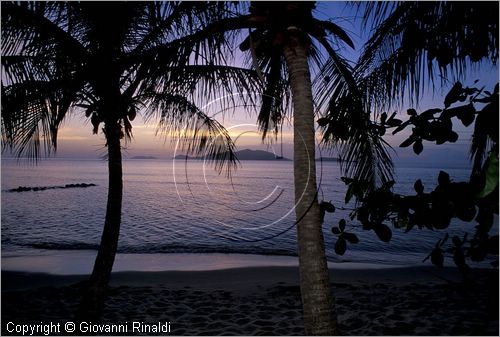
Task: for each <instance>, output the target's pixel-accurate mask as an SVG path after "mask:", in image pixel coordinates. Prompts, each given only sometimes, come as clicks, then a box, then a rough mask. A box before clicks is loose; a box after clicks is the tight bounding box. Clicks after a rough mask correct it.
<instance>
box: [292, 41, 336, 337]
mask: <svg viewBox="0 0 500 337" xmlns="http://www.w3.org/2000/svg"><path fill="white" fill-rule="evenodd" d="M291 34H293V33H291ZM284 54H285V58H286V64H287V67H288V73H289V75H290V82H291V87H292V97H293V130H294V139H293V143H294V147H293V149H294V163H293V168H294V183H295V215H296V219H297V222H298V223H297V240H298V246H299V247H298V248H299V270H300V291H301V296H302V306H303V310H304V326H305V332H306V334H307V335H335V334H338V331H337V319H336V314H335V307H334V302H333V298H332V294H331V290H330V281H329V276H328V267H327V262H326V255H325V244H324V239H323V232H322V228H321V220H320V210H319V204H318V199H317V186H316V163H315V132H314V110H313V99H312V87H311V75H310V72H309V64H308V62H307V48H306V45H305V43H304V42H303V41H301V40H300V38H299V37H298V36H296V35H295V34H293V35H292V36H291V38H290V40H289V43H288V44H287V45H286V46H285V47H284Z"/></svg>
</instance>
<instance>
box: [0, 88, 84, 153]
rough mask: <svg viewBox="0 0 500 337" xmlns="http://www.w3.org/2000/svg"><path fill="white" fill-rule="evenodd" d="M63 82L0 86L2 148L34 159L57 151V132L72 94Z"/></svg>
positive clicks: (72, 98)
mask: <svg viewBox="0 0 500 337" xmlns="http://www.w3.org/2000/svg"><path fill="white" fill-rule="evenodd" d="M63 84H64V83H63V82H57V81H52V82H46V81H24V82H23V83H19V84H13V85H10V86H7V87H3V86H2V139H3V150H5V148H6V147H8V148H10V149H11V150H12V151H13V152H15V153H16V154H17V155H18V156H23V155H25V156H27V157H29V158H37V157H38V156H39V153H40V151H41V149H42V148H43V149H44V150H45V153H46V154H50V153H51V151H52V149H54V150H57V132H58V129H59V126H60V124H61V123H62V121H63V119H64V117H65V116H66V113H67V112H68V110H69V109H70V106H71V103H72V102H73V100H74V97H70V96H69V95H70V93H69V92H67V91H65V90H64V89H63V88H62V86H63Z"/></svg>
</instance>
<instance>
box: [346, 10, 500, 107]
mask: <svg viewBox="0 0 500 337" xmlns="http://www.w3.org/2000/svg"><path fill="white" fill-rule="evenodd" d="M364 6H365V8H364V25H365V26H366V27H371V28H372V31H373V33H372V35H371V37H370V38H369V40H368V41H367V43H366V45H365V47H364V50H363V53H362V55H361V57H360V59H359V61H358V64H357V65H356V77H357V78H358V79H359V81H360V85H361V87H363V90H364V93H365V97H367V100H368V101H369V103H370V104H371V106H372V107H373V109H376V110H382V109H384V108H387V107H388V106H390V105H391V104H393V103H402V102H403V101H404V97H405V95H407V97H408V98H409V100H410V103H412V102H414V101H418V100H419V99H420V98H421V97H422V95H423V93H424V90H425V89H426V88H428V87H429V86H431V87H432V86H434V85H435V84H436V83H435V82H436V78H437V77H439V78H441V81H440V83H439V84H441V85H442V86H443V85H446V84H448V83H449V80H450V79H451V78H450V75H452V76H455V77H462V78H463V77H464V76H466V75H467V72H466V71H467V70H468V69H469V67H470V68H471V69H473V68H474V67H477V66H478V65H479V64H480V63H481V62H483V61H487V62H490V63H492V64H497V62H498V20H499V14H498V3H494V2H491V3H481V2H479V3H478V2H464V3H460V2H453V1H451V2H450V1H447V2H445V1H442V2H441V1H434V2H412V1H404V2H384V3H368V4H364ZM450 73H451V74H450Z"/></svg>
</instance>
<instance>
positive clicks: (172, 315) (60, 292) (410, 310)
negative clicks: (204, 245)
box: [2, 267, 499, 335]
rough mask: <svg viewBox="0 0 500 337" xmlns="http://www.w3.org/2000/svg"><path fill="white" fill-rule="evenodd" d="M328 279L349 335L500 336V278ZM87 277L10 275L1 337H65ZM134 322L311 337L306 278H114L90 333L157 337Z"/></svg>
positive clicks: (379, 274) (376, 275) (447, 273)
mask: <svg viewBox="0 0 500 337" xmlns="http://www.w3.org/2000/svg"><path fill="white" fill-rule="evenodd" d="M330 272H331V280H332V292H333V296H334V297H335V301H336V308H337V312H338V321H339V325H340V329H341V332H342V334H344V335H498V332H499V328H498V327H499V325H498V324H499V323H498V305H499V304H498V270H491V271H490V270H475V271H474V273H473V275H474V277H473V279H474V283H472V284H468V285H464V284H462V283H461V282H460V281H461V278H460V275H459V274H458V273H457V272H456V270H455V269H454V268H444V269H437V268H434V267H411V268H410V267H408V268H390V269H345V268H343V269H335V268H334V269H331V270H330ZM491 276H493V277H491ZM85 278H86V276H85V275H51V274H42V273H26V272H13V271H2V334H3V335H9V334H12V333H9V331H8V330H7V323H8V322H13V324H11V325H9V329H10V330H12V328H13V327H14V324H28V323H31V324H40V323H44V324H48V323H54V324H55V323H57V322H59V323H61V332H60V334H63V335H64V334H67V333H66V332H65V331H64V324H65V323H66V322H68V321H71V320H72V319H73V313H74V311H75V308H76V305H77V303H78V299H79V294H80V289H81V284H80V283H79V282H81V281H83V280H85ZM134 322H136V324H140V322H142V323H144V324H145V325H149V327H150V328H151V326H153V325H156V326H158V324H164V325H165V324H166V323H168V325H169V329H170V332H168V333H156V334H164V335H165V334H168V335H303V334H304V330H303V324H302V319H301V300H300V292H299V287H298V269H297V268H296V267H251V268H233V269H225V270H213V271H165V272H117V273H114V274H113V276H112V281H111V287H110V290H109V295H108V300H107V302H106V305H105V308H104V312H103V317H102V322H92V324H93V325H92V327H93V329H102V328H103V327H106V326H108V327H109V326H111V325H113V324H115V325H116V324H122V325H123V326H126V327H127V328H128V331H127V332H126V333H123V331H122V332H121V333H115V334H118V335H122V334H128V335H147V334H155V333H148V332H141V331H139V332H138V331H137V330H136V331H132V327H133V324H134ZM138 322H139V323H138ZM89 326H90V325H88V326H86V328H87V329H90V328H89ZM96 326H97V327H96ZM137 326H138V325H137ZM165 326H166V325H165ZM77 329H78V327H77ZM82 332H86V333H85V334H91V333H89V331H82ZM56 334H57V333H56ZM94 334H104V335H109V334H113V333H100V332H96V333H94Z"/></svg>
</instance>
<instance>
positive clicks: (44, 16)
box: [1, 2, 255, 319]
mask: <svg viewBox="0 0 500 337" xmlns="http://www.w3.org/2000/svg"><path fill="white" fill-rule="evenodd" d="M1 7H2V70H3V72H2V74H3V75H2V141H3V146H4V148H3V150H6V149H8V150H10V151H12V152H15V153H16V154H17V155H19V156H23V155H27V156H28V157H30V158H36V157H37V156H38V155H39V154H40V151H41V149H42V148H43V149H44V150H45V153H46V154H50V153H51V151H52V150H54V151H55V150H56V149H57V133H58V130H59V126H60V125H61V123H62V122H63V120H64V119H65V117H66V116H67V115H68V114H70V113H76V112H83V113H85V116H86V117H87V118H89V119H90V121H91V124H92V127H93V132H94V134H97V133H98V132H99V128H100V126H101V125H103V127H102V133H103V134H104V136H105V139H106V147H107V160H108V170H109V187H108V199H107V207H106V217H105V222H104V229H103V234H102V238H101V244H100V246H99V250H98V254H97V257H96V260H95V264H94V268H93V271H92V275H91V277H90V279H89V282H88V286H87V291H86V293H85V295H84V298H83V301H82V305H81V307H80V315H81V318H84V317H87V318H92V319H95V318H97V316H98V314H99V310H100V308H101V305H102V302H103V299H104V294H105V290H106V288H107V284H108V282H109V278H110V274H111V271H112V267H113V262H114V259H115V255H116V251H117V246H118V238H119V232H120V223H121V215H122V197H123V188H122V187H123V183H122V154H121V148H122V143H123V141H130V140H131V137H132V125H131V121H133V120H134V118H135V116H136V114H137V112H139V111H141V109H142V110H143V111H144V115H145V118H157V119H158V120H159V130H160V131H164V132H166V133H167V134H170V135H172V136H174V137H178V138H181V139H180V140H181V144H183V146H184V148H185V149H186V150H187V151H188V152H190V153H197V154H200V153H202V152H203V153H205V154H206V155H207V158H208V159H209V160H212V161H214V162H215V163H216V165H215V166H216V168H217V170H218V171H219V172H221V171H223V170H224V169H227V170H230V169H232V167H233V166H234V165H235V155H234V144H233V142H232V141H231V138H230V136H229V135H228V133H227V132H226V130H225V129H224V128H223V126H222V125H221V124H219V123H218V122H217V121H216V120H214V119H212V118H210V117H208V116H207V115H206V114H205V113H204V112H203V111H201V110H200V109H199V108H198V107H197V105H196V104H195V103H196V99H197V97H198V96H195V95H194V91H195V89H197V87H198V86H200V85H202V86H203V89H204V90H205V91H206V93H205V94H204V96H205V97H207V98H210V96H211V95H212V96H213V95H217V94H218V93H220V90H223V89H227V90H228V91H229V90H232V91H234V88H236V89H238V90H241V91H243V90H245V91H252V90H254V89H255V88H254V87H252V81H251V80H249V78H250V79H251V76H250V75H251V74H252V72H250V71H247V72H245V71H243V70H241V69H236V68H231V67H223V66H216V65H214V64H208V65H207V64H205V63H203V62H201V61H200V60H202V59H211V60H212V62H218V61H219V62H218V63H222V61H221V58H223V57H225V56H224V55H223V54H222V53H219V52H218V51H217V50H218V49H217V48H214V47H218V46H220V45H224V44H225V43H227V41H225V40H222V38H223V36H222V35H220V34H219V35H218V34H212V35H210V36H208V37H204V39H203V41H201V40H197V39H195V38H186V36H189V34H191V33H193V32H194V30H195V29H196V28H198V27H200V26H206V25H207V24H209V23H210V21H211V20H214V19H221V18H222V15H224V11H221V5H220V4H218V3H212V4H207V3H180V4H179V3H173V2H168V3H155V2H126V3H125V2H123V3H107V2H19V3H17V2H2V5H1ZM184 129H188V132H182V130H184ZM228 172H229V171H228Z"/></svg>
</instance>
